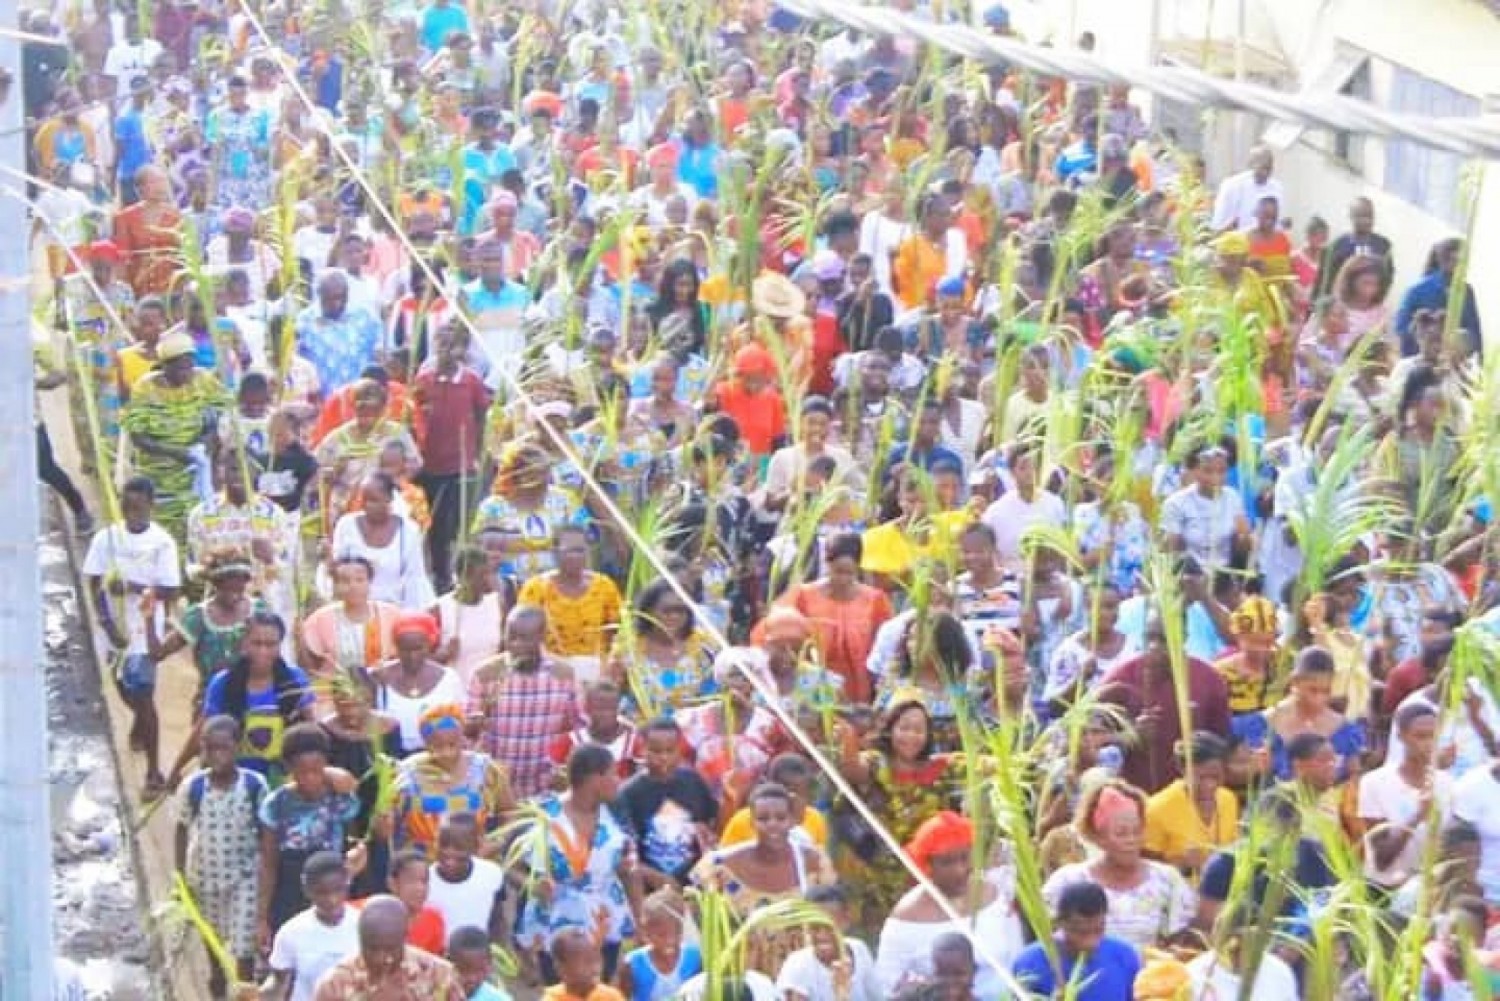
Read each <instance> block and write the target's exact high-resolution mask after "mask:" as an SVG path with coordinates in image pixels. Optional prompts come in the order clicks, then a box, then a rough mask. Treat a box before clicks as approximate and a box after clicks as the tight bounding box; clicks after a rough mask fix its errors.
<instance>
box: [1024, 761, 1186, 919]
mask: <svg viewBox="0 0 1500 1001" xmlns="http://www.w3.org/2000/svg"><path fill="white" fill-rule="evenodd" d="M1145 821H1146V797H1145V795H1144V794H1143V793H1142V792H1141V791H1140V790H1139V789H1137V788H1135V787H1134V786H1132V785H1130V784H1129V783H1126V782H1121V781H1119V780H1110V781H1108V782H1102V783H1100V784H1099V785H1097V786H1094V787H1092V788H1090V789H1089V790H1088V791H1087V792H1085V793H1084V795H1083V798H1082V799H1081V800H1079V803H1078V819H1077V820H1076V821H1074V826H1075V827H1076V828H1077V829H1078V833H1079V834H1081V835H1082V836H1083V837H1084V838H1085V839H1086V840H1088V841H1089V842H1090V843H1091V844H1092V845H1093V846H1094V848H1096V849H1097V850H1098V854H1097V855H1095V856H1094V857H1093V858H1092V859H1089V860H1086V861H1083V862H1073V863H1069V864H1068V865H1064V866H1062V867H1060V868H1059V869H1058V870H1057V871H1056V872H1054V873H1053V874H1052V875H1051V876H1049V877H1048V878H1047V882H1046V883H1045V884H1044V885H1043V886H1042V895H1043V896H1044V897H1045V898H1046V900H1047V906H1048V907H1051V908H1054V909H1055V908H1056V906H1057V899H1058V896H1059V895H1060V894H1061V893H1062V891H1063V888H1064V887H1067V886H1071V885H1072V884H1074V883H1080V882H1092V883H1098V884H1099V885H1100V886H1102V887H1103V888H1104V893H1105V895H1106V896H1107V897H1108V898H1109V914H1108V917H1107V919H1106V924H1105V926H1104V932H1105V934H1106V935H1112V936H1114V937H1115V938H1119V939H1124V940H1125V941H1126V942H1129V943H1130V944H1131V945H1133V946H1135V947H1136V948H1137V949H1145V948H1147V947H1149V946H1154V945H1157V944H1159V943H1162V942H1165V941H1166V940H1168V939H1170V938H1172V937H1174V936H1175V935H1177V934H1178V933H1179V932H1181V931H1183V930H1184V929H1186V928H1187V926H1188V922H1189V921H1190V920H1191V919H1192V916H1193V913H1194V909H1195V907H1196V898H1195V897H1194V894H1193V890H1192V888H1191V887H1189V886H1188V884H1187V881H1186V880H1184V879H1183V878H1182V875H1181V874H1180V873H1179V872H1178V871H1177V870H1176V869H1174V868H1172V867H1171V866H1169V865H1167V864H1166V863H1164V862H1152V861H1151V860H1149V859H1147V858H1146V856H1145V855H1144V853H1143V851H1142V849H1143V846H1144V842H1143V840H1142V835H1143V832H1144V830H1145Z"/></svg>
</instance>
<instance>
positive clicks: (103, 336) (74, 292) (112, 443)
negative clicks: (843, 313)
mask: <svg viewBox="0 0 1500 1001" xmlns="http://www.w3.org/2000/svg"><path fill="white" fill-rule="evenodd" d="M103 291H104V298H105V300H106V303H107V308H106V303H101V302H100V301H99V298H98V296H97V295H95V293H94V290H93V288H92V286H89V285H87V284H83V283H78V282H75V283H74V284H73V285H71V286H70V287H69V289H68V296H67V300H68V322H69V329H70V330H71V332H72V346H73V351H74V352H75V359H74V363H73V364H72V365H70V366H69V367H68V404H69V409H70V410H71V411H72V414H73V436H74V440H75V441H76V442H77V443H78V452H79V461H80V464H81V465H82V468H83V472H84V473H85V474H86V475H93V474H94V473H95V472H99V471H100V470H98V469H97V466H98V463H99V462H101V461H102V462H103V463H104V468H103V470H102V472H103V474H104V475H105V476H112V475H113V474H114V462H115V450H116V449H117V448H118V446H119V442H120V410H121V408H122V407H123V406H124V400H123V399H122V397H121V395H120V379H119V354H120V352H121V351H123V350H124V349H125V348H127V347H129V346H130V344H131V340H130V337H129V335H128V334H127V333H126V332H125V331H123V330H121V329H119V328H118V327H117V326H116V325H115V321H114V319H113V317H119V318H121V319H122V320H123V319H125V318H126V317H128V316H129V314H130V311H131V308H132V307H133V306H134V305H135V293H134V292H132V291H131V289H130V286H129V285H126V284H125V283H124V282H120V281H116V282H111V283H110V285H109V286H108V287H107V288H105V289H104V290H103ZM111 314H113V316H112V315H111ZM86 390H87V391H88V392H89V393H90V394H91V395H92V396H93V404H94V407H93V414H92V415H90V413H89V409H88V405H87V403H86V402H85V397H84V393H85V391H86ZM91 417H92V421H91ZM96 427H97V437H98V442H99V448H97V449H96V448H94V447H93V446H92V444H91V443H92V442H93V441H94V440H95V436H96V432H95V428H96ZM101 453H102V454H101Z"/></svg>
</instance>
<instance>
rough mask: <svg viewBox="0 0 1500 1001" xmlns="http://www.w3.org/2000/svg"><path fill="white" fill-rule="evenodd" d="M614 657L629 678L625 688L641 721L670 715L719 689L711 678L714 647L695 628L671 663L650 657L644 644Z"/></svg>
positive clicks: (620, 651)
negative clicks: (618, 658)
mask: <svg viewBox="0 0 1500 1001" xmlns="http://www.w3.org/2000/svg"><path fill="white" fill-rule="evenodd" d="M618 654H619V656H620V657H621V658H622V659H623V660H624V661H625V664H626V670H627V671H628V672H629V675H630V677H629V682H628V685H627V687H628V688H629V690H630V693H631V702H632V704H634V705H635V706H636V708H638V709H640V713H638V715H639V716H641V717H642V718H648V719H649V718H650V717H652V716H655V715H658V714H661V713H665V714H667V715H669V716H670V715H672V713H674V712H676V711H677V710H679V709H682V708H683V707H685V706H687V705H689V704H692V703H695V702H698V701H700V700H701V699H704V698H706V697H708V696H710V695H713V694H714V693H715V692H717V691H718V690H719V686H718V683H717V682H715V681H714V676H713V659H714V646H713V644H712V642H711V641H710V640H709V638H708V637H707V636H706V635H705V634H703V633H702V632H699V631H698V630H696V629H695V630H693V632H692V635H690V636H689V637H688V638H687V641H686V642H685V643H683V645H682V651H681V652H680V653H679V654H678V655H677V656H676V657H675V658H673V659H671V660H662V659H659V658H655V657H652V656H650V655H649V653H648V652H647V651H646V648H645V645H644V644H639V645H638V646H637V648H636V650H635V651H630V650H624V649H621V650H619V651H618Z"/></svg>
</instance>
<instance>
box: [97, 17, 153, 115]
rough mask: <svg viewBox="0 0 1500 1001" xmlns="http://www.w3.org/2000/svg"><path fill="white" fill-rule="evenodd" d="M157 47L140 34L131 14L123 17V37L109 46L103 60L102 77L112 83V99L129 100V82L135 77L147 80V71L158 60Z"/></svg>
mask: <svg viewBox="0 0 1500 1001" xmlns="http://www.w3.org/2000/svg"><path fill="white" fill-rule="evenodd" d="M161 53H162V48H161V43H160V42H158V41H157V40H156V39H154V38H151V37H150V36H146V35H143V34H142V32H141V26H140V19H139V18H138V17H137V16H136V14H135V11H130V12H128V13H127V14H126V15H125V34H124V36H123V37H122V39H121V40H120V41H118V42H116V43H115V44H114V45H112V46H110V49H109V53H108V54H107V55H106V56H105V57H104V75H105V77H107V78H108V79H109V80H112V81H113V82H114V86H115V96H116V97H118V98H122V99H123V98H127V97H129V96H130V81H131V80H133V79H135V78H136V77H138V76H150V75H151V68H152V67H153V66H155V65H156V60H157V59H158V58H159V57H160V56H161Z"/></svg>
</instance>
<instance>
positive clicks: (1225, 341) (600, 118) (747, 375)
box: [22, 0, 1500, 1001]
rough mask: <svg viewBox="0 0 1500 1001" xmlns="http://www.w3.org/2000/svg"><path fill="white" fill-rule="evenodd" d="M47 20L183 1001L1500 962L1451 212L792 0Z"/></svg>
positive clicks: (1206, 981)
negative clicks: (1433, 230)
mask: <svg viewBox="0 0 1500 1001" xmlns="http://www.w3.org/2000/svg"><path fill="white" fill-rule="evenodd" d="M894 6H896V7H899V8H901V9H903V10H909V11H912V12H914V13H917V14H920V15H922V16H930V17H940V16H942V14H941V12H940V11H937V12H935V11H933V10H928V9H926V8H925V7H924V6H923V5H922V4H920V3H916V2H914V0H899V2H896V3H895V4H894ZM934 6H935V7H937V6H939V5H934ZM144 15H150V20H149V21H143V20H142V17H143V16H144ZM981 20H982V24H983V27H984V30H987V31H992V32H995V33H997V34H1008V33H1009V32H1010V30H1011V29H1010V24H1009V18H1008V15H1007V13H1006V11H1005V9H1004V8H1003V7H1001V6H998V5H997V6H993V7H990V8H988V9H987V10H986V11H985V12H984V13H983V16H982V19H981ZM22 27H23V28H24V30H25V31H26V32H27V33H28V36H27V38H28V41H27V42H26V48H25V53H24V67H23V69H24V77H25V79H24V91H23V93H24V98H25V101H26V103H27V110H28V116H29V119H28V120H29V128H30V134H29V143H30V151H31V171H32V174H33V181H34V191H35V202H34V219H35V223H36V225H35V231H34V234H33V238H34V240H35V242H36V244H37V246H38V247H39V248H40V249H42V250H43V251H44V263H43V265H42V266H43V267H45V269H46V271H47V280H48V290H49V292H50V297H51V302H52V308H51V310H50V314H49V315H51V316H52V317H53V318H54V320H55V322H54V327H55V336H54V337H53V338H52V344H51V346H50V347H49V348H48V349H46V350H42V351H40V352H39V355H38V367H39V376H38V385H39V386H40V387H42V388H49V387H52V386H61V385H63V384H66V385H67V386H68V389H69V392H70V404H71V407H70V412H71V415H72V418H73V425H74V426H73V428H72V429H71V435H72V436H73V439H74V440H75V441H76V443H77V445H78V449H77V452H78V454H79V455H80V457H81V463H82V468H80V469H79V470H77V471H76V472H77V474H78V475H81V476H82V477H84V478H86V480H87V482H86V484H85V486H84V488H83V489H82V490H80V489H79V488H78V487H77V486H75V484H74V483H73V480H72V479H71V476H70V473H69V472H67V471H64V470H63V469H62V468H60V467H59V465H58V463H57V461H56V460H55V458H54V455H53V450H52V446H51V441H50V439H49V437H48V429H47V428H46V427H44V426H41V425H39V426H38V432H37V433H38V449H39V455H40V457H41V460H42V461H41V467H42V471H43V475H44V478H45V479H46V480H47V481H48V482H49V483H51V484H52V485H53V486H54V487H56V488H57V490H58V492H59V494H60V496H61V497H62V499H63V501H64V502H65V503H66V505H67V506H68V507H69V508H70V509H71V512H72V515H73V517H74V519H75V523H76V527H77V529H78V530H79V532H80V534H83V535H86V536H88V537H89V538H88V543H87V553H86V556H85V558H84V560H83V563H82V569H83V576H84V578H85V581H86V583H87V587H88V590H89V596H90V603H91V605H92V608H93V611H94V614H95V617H96V619H97V621H98V624H99V628H100V631H101V633H102V635H103V638H104V641H105V643H106V645H107V651H106V653H107V660H108V662H109V664H110V665H111V669H112V671H113V675H114V676H113V679H112V680H113V682H114V685H115V686H116V688H117V690H118V692H119V694H120V696H121V698H122V699H123V701H124V702H125V704H126V706H127V707H128V710H129V714H130V718H131V720H132V729H131V732H130V744H131V747H132V749H133V751H134V752H136V753H138V754H139V755H141V756H142V758H143V759H144V762H145V776H146V779H145V788H144V790H143V796H144V798H145V799H147V800H161V799H169V802H170V809H169V810H168V811H165V812H164V813H163V814H162V819H160V820H154V821H152V822H157V823H174V824H175V825H176V832H177V844H176V847H177V863H178V865H179V866H180V867H181V869H182V871H183V872H184V874H185V875H186V880H187V885H188V886H189V887H190V888H191V892H192V894H193V897H194V901H195V903H196V905H197V907H198V908H199V910H200V911H201V913H202V914H203V915H204V917H205V918H206V920H207V923H208V925H209V926H210V928H211V929H212V934H211V935H210V934H207V933H205V936H204V937H205V938H207V939H209V940H210V941H212V942H214V943H215V944H216V945H217V946H218V948H215V949H214V950H213V952H214V954H215V956H216V957H217V958H218V960H219V961H217V962H215V963H214V964H213V965H214V972H213V976H212V982H211V984H207V985H204V986H205V988H206V989H207V990H209V991H211V992H212V994H213V995H214V996H215V997H220V998H223V997H233V998H248V997H259V998H277V999H283V998H291V999H295V1001H309V999H312V1001H352V999H355V998H369V999H374V998H403V999H404V998H418V997H420V998H424V999H425V998H440V997H448V998H458V997H463V998H471V999H495V998H507V997H509V996H528V997H529V996H534V992H535V991H536V990H538V989H544V990H545V993H544V994H543V996H544V997H546V998H549V999H553V1001H622V999H626V998H628V999H629V1001H668V999H673V998H689V999H697V998H702V997H710V998H713V999H714V1001H720V999H725V998H733V999H735V1001H738V999H740V998H754V999H756V1001H774V999H784V1001H877V999H879V998H883V997H902V998H911V999H916V998H934V999H937V998H941V999H951V1001H966V999H969V998H976V999H981V1001H995V999H999V998H1002V997H1023V996H1027V994H1029V995H1030V996H1035V997H1046V998H1052V997H1064V996H1066V997H1070V998H1076V999H1081V1001H1127V999H1131V998H1141V999H1158V998H1159V999H1182V998H1190V999H1193V1001H1205V999H1208V998H1216V999H1224V998H1229V997H1238V998H1242V999H1246V998H1248V999H1251V1001H1292V999H1302V998H1308V999H1319V1001H1321V999H1324V998H1333V997H1339V998H1359V997H1369V998H1402V999H1410V998H1417V997H1420V998H1423V999H1450V998H1464V997H1472V996H1487V991H1488V989H1489V987H1490V986H1494V985H1497V984H1500V940H1497V937H1492V936H1491V934H1490V932H1489V930H1488V929H1489V928H1490V926H1491V925H1492V924H1494V919H1495V917H1496V916H1497V915H1500V910H1497V908H1500V757H1497V751H1500V748H1497V746H1496V741H1497V735H1500V707H1497V705H1496V699H1495V686H1494V673H1493V668H1494V665H1495V663H1496V660H1495V656H1494V651H1495V650H1496V649H1500V648H1496V647H1493V646H1491V645H1490V644H1491V643H1492V642H1494V640H1492V639H1491V638H1490V637H1491V636H1492V635H1493V633H1494V632H1495V630H1496V628H1497V627H1500V615H1497V613H1494V612H1492V611H1491V609H1492V607H1493V606H1494V605H1495V600H1496V596H1497V590H1496V584H1497V577H1496V575H1495V570H1496V550H1495V547H1494V545H1493V543H1494V541H1495V537H1494V531H1493V526H1492V524H1491V521H1492V515H1493V510H1492V504H1491V496H1490V495H1491V490H1492V486H1491V480H1492V478H1493V476H1494V471H1495V465H1494V462H1493V456H1494V455H1495V454H1496V452H1495V449H1497V448H1500V443H1497V441H1496V430H1497V427H1500V423H1497V421H1500V411H1497V406H1500V404H1497V403H1496V402H1495V401H1496V400H1497V399H1500V397H1497V396H1496V395H1495V394H1496V393H1497V392H1500V390H1497V389H1496V385H1497V383H1496V382H1494V381H1493V379H1494V376H1492V375H1490V374H1488V373H1489V370H1488V369H1487V368H1486V366H1485V361H1484V354H1483V338H1482V332H1481V329H1480V322H1479V317H1478V315H1477V310H1476V306H1475V302H1474V297H1473V293H1472V290H1471V289H1470V288H1469V287H1468V285H1467V284H1466V281H1465V279H1464V273H1465V270H1466V268H1465V248H1464V245H1463V243H1462V242H1461V241H1460V240H1458V239H1450V240H1445V241H1443V242H1441V243H1439V244H1438V245H1436V246H1434V247H1431V248H1428V247H1416V246H1410V245H1408V244H1404V243H1402V242H1401V241H1399V240H1393V239H1391V238H1390V237H1389V235H1387V234H1382V233H1381V232H1379V229H1378V226H1377V220H1376V218H1375V215H1374V210H1373V208H1372V206H1371V204H1370V202H1368V201H1367V200H1364V199H1360V200H1357V201H1355V202H1354V203H1353V204H1352V205H1350V206H1348V222H1347V231H1345V232H1342V233H1339V234H1338V235H1336V236H1335V235H1334V234H1333V228H1334V227H1332V226H1330V223H1329V222H1328V221H1325V220H1323V219H1320V218H1311V219H1306V220H1299V221H1297V223H1296V224H1295V225H1294V223H1293V222H1292V221H1291V220H1288V219H1287V218H1286V217H1285V212H1286V205H1285V196H1286V191H1285V186H1289V185H1292V184H1294V183H1295V180H1294V179H1286V178H1282V177H1281V176H1279V175H1278V174H1277V171H1276V164H1275V160H1274V157H1273V154H1272V152H1271V151H1270V150H1268V149H1265V148H1260V147H1257V148H1256V149H1254V150H1253V151H1251V152H1250V153H1249V155H1248V158H1247V162H1246V164H1245V168H1244V170H1243V171H1241V172H1237V173H1232V174H1230V175H1229V176H1225V177H1223V178H1218V179H1215V178H1210V177H1208V176H1206V171H1205V168H1204V164H1203V162H1202V160H1201V159H1200V158H1197V157H1195V156H1193V155H1192V154H1191V153H1190V152H1189V151H1184V150H1181V149H1178V148H1176V146H1175V145H1174V144H1173V143H1172V142H1171V141H1170V137H1168V136H1165V135H1163V134H1162V132H1161V131H1160V130H1158V129H1155V128H1153V127H1152V125H1151V124H1150V123H1149V122H1148V121H1146V120H1145V118H1144V117H1143V115H1142V113H1141V111H1140V110H1139V108H1138V107H1137V104H1136V103H1135V101H1134V100H1133V98H1132V94H1131V93H1130V91H1129V89H1128V88H1125V87H1111V88H1103V89H1101V88H1094V87H1090V86H1083V85H1076V84H1070V83H1069V82H1067V81H1065V80H1057V79H1045V78H1040V77H1037V76H1035V75H1030V74H1026V73H1022V72H1017V71H1014V70H1012V69H1010V68H1008V67H1005V66H1002V65H986V66H977V65H974V64H969V63H964V62H962V61H960V60H957V59H955V58H952V57H950V56H948V55H947V54H945V53H941V52H936V51H931V50H928V49H926V48H924V47H922V46H920V45H917V44H914V43H913V41H912V40H911V39H909V38H903V37H893V36H889V35H878V36H873V37H871V36H862V35H860V34H857V33H855V32H853V31H851V30H845V29H843V28H841V27H840V26H838V25H828V24H819V23H812V22H807V21H803V20H801V19H799V18H798V17H796V16H795V15H793V14H792V13H791V12H789V11H787V10H784V9H781V8H778V7H776V6H775V5H774V4H772V5H766V4H764V3H755V2H738V0H737V2H734V3H729V4H724V5H703V4H697V3H685V2H679V0H662V2H660V3H651V4H646V5H643V6H640V5H631V4H618V3H612V2H609V0H588V2H581V3H576V4H556V3H553V2H550V0H536V2H531V3H526V4H516V5H497V4H487V3H483V2H479V0H468V2H464V0H422V2H418V3H395V4H369V3H364V4H360V3H354V4H349V5H342V4H333V5H311V4H308V5H296V4H286V3H267V4H261V3H258V2H252V0H159V2H156V3H153V4H144V5H134V4H115V3H111V2H110V0H96V2H94V3H83V2H81V0H62V2H59V3H58V4H56V5H55V8H54V9H32V10H30V11H27V12H24V13H23V23H22ZM49 39H51V40H50V41H49ZM1076 44H1077V45H1078V46H1079V47H1081V48H1083V49H1090V48H1092V45H1093V39H1092V38H1091V37H1090V36H1087V35H1085V36H1084V37H1083V38H1080V39H1079V40H1078V41H1077V43H1076ZM1329 208H1330V210H1336V211H1342V207H1338V206H1330V207H1329ZM1337 227H1338V228H1340V229H1342V228H1343V223H1342V222H1339V223H1338V224H1337ZM1422 255H1427V257H1426V262H1427V264H1426V267H1425V269H1423V277H1422V278H1421V280H1420V281H1418V282H1417V283H1415V284H1413V285H1412V286H1411V287H1410V288H1406V289H1399V288H1393V287H1392V285H1393V277H1394V275H1395V273H1396V269H1395V266H1394V265H1395V261H1396V260H1397V259H1400V260H1402V261H1403V263H1408V264H1409V263H1410V262H1412V261H1414V260H1417V259H1419V258H1420V257H1421V256H1422ZM51 433H52V434H61V433H68V431H67V429H64V428H59V427H53V428H51ZM1486 456H1488V457H1489V460H1490V461H1489V462H1488V464H1486V462H1485V461H1484V457H1486ZM91 498H97V499H98V504H97V506H91V503H90V499H91ZM95 515H98V516H100V517H101V520H102V522H103V524H102V527H100V528H98V530H97V531H95V530H94V525H93V521H94V516H95ZM168 661H171V663H172V664H173V665H174V667H175V665H177V664H183V663H186V662H189V661H190V663H191V665H192V669H194V670H195V672H196V678H197V686H196V694H195V695H193V696H192V697H191V698H188V697H186V696H185V695H184V696H183V697H174V698H170V699H168V698H165V697H164V695H165V692H166V689H163V690H162V691H160V692H159V691H158V685H157V681H158V675H159V670H160V665H162V664H163V663H164V662H168ZM163 718H166V719H169V720H172V721H174V722H186V721H189V720H190V721H191V733H190V736H189V738H188V739H187V741H186V742H184V743H183V745H182V746H180V747H177V746H171V747H163V739H162V735H163V728H162V725H161V723H162V719H163ZM164 752H165V753H166V755H167V757H166V758H165V759H164V758H163V757H162V755H163V753H164ZM169 816H170V819H167V818H168V817H169ZM918 877H920V878H918ZM732 929H739V930H738V932H732ZM731 934H732V935H733V937H732V938H731V937H727V936H729V935H731ZM495 947H498V948H495ZM495 957H499V959H500V962H499V963H498V964H497V963H496V962H495ZM1486 978H1487V979H1488V983H1489V986H1481V985H1479V984H1478V983H1477V981H1479V980H1485V979H1486ZM1480 990H1484V991H1486V993H1485V994H1483V995H1481V994H1480V993H1478V992H1479V991H1480ZM1470 992H1474V993H1470Z"/></svg>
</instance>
